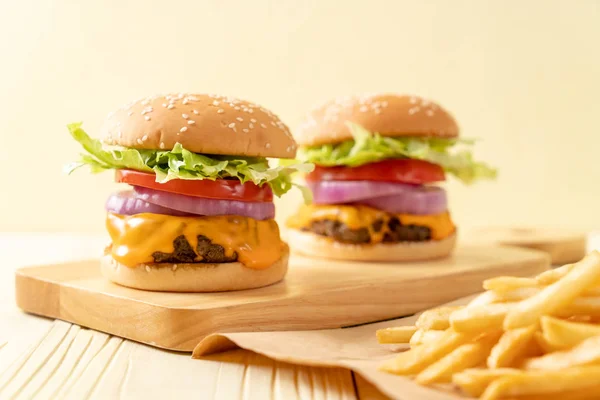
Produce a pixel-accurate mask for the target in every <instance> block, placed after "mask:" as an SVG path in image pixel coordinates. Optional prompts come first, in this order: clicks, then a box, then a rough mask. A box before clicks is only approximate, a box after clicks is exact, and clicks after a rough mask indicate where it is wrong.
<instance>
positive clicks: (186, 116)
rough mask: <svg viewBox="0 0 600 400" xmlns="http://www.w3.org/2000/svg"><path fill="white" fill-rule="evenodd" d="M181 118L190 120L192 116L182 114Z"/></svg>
mask: <svg viewBox="0 0 600 400" xmlns="http://www.w3.org/2000/svg"><path fill="white" fill-rule="evenodd" d="M181 116H182V117H183V118H185V119H188V118H189V117H190V116H189V115H187V114H181Z"/></svg>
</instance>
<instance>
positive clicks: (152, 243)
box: [106, 213, 283, 269]
mask: <svg viewBox="0 0 600 400" xmlns="http://www.w3.org/2000/svg"><path fill="white" fill-rule="evenodd" d="M106 229H107V230H108V233H109V235H110V237H111V239H112V246H111V247H110V249H109V251H110V253H111V255H112V257H113V258H114V259H115V260H117V261H118V262H119V263H121V264H123V265H127V266H129V267H135V266H136V265H138V264H143V263H153V262H154V259H153V258H152V254H153V253H154V252H155V251H160V252H164V253H172V252H173V250H174V246H173V240H175V238H176V237H177V236H180V235H184V236H185V238H186V239H187V241H188V242H189V243H190V245H191V246H192V248H193V249H194V251H195V249H196V246H197V245H198V235H204V236H206V237H207V238H209V239H210V240H211V241H212V243H214V244H219V245H221V246H223V248H224V249H225V254H226V255H227V256H233V254H234V253H237V256H238V261H239V262H241V263H242V264H244V265H245V266H246V267H249V268H254V269H264V268H268V267H270V266H271V265H273V263H275V262H276V261H277V260H279V259H280V258H281V254H282V249H283V246H282V242H281V238H280V236H279V226H278V225H277V222H275V220H272V219H270V220H266V221H258V220H255V219H252V218H247V217H238V216H219V217H173V216H169V215H160V214H150V213H143V214H135V215H130V216H126V215H119V214H113V213H108V215H107V217H106ZM201 260H202V259H201V257H200V256H198V261H201Z"/></svg>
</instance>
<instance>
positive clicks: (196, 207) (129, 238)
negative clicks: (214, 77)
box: [67, 93, 310, 292]
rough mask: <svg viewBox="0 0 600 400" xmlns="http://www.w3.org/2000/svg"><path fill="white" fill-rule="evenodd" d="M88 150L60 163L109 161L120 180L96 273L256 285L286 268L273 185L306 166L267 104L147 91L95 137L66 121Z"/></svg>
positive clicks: (120, 280) (154, 283) (204, 288)
mask: <svg viewBox="0 0 600 400" xmlns="http://www.w3.org/2000/svg"><path fill="white" fill-rule="evenodd" d="M68 129H69V131H70V133H71V135H72V137H73V138H74V139H75V140H76V141H77V142H79V143H80V144H81V146H82V147H83V149H84V150H85V153H84V154H82V155H81V160H80V161H79V162H76V163H73V164H70V165H69V166H67V172H68V173H70V172H72V171H73V170H75V169H77V168H79V167H81V166H89V167H90V168H91V170H92V172H100V171H105V170H115V181H116V182H119V183H123V184H126V185H128V189H127V190H123V191H119V192H117V193H113V194H112V195H110V196H109V197H108V200H107V201H106V211H107V214H106V229H107V230H108V233H109V235H110V238H111V243H110V245H109V246H108V247H107V248H106V250H105V252H104V253H105V254H104V256H103V257H102V259H101V271H102V274H103V275H104V276H105V277H106V278H108V279H109V280H111V281H113V282H115V283H117V284H120V285H124V286H128V287H132V288H137V289H145V290H155V291H175V292H213V291H227V290H240V289H250V288H257V287H261V286H266V285H270V284H273V283H275V282H278V281H280V280H282V279H283V278H284V276H285V275H286V272H287V266H288V255H289V249H288V246H287V244H286V243H285V242H283V241H282V240H281V237H280V233H279V227H278V225H277V223H276V222H275V220H274V215H275V207H274V204H273V195H276V196H281V195H283V194H284V193H286V192H287V191H288V190H289V189H290V188H291V187H292V182H291V175H292V173H293V172H294V171H297V170H304V171H308V170H310V168H309V167H308V166H307V165H304V166H302V165H296V166H294V165H287V166H270V165H269V160H268V159H269V158H290V159H293V158H294V157H295V155H296V143H295V141H294V139H293V137H292V135H291V134H290V131H289V129H288V127H287V126H286V125H285V124H284V123H283V122H282V121H281V120H280V119H279V118H278V117H277V116H276V115H275V114H273V113H272V112H270V111H269V110H267V109H265V108H263V107H261V106H259V105H256V104H253V103H250V102H247V101H243V100H239V99H235V98H230V97H226V96H218V95H206V94H184V93H181V94H171V95H164V96H163V95H161V96H153V97H148V98H144V99H141V100H139V101H136V102H133V103H130V104H128V105H126V106H124V107H122V108H120V109H119V110H117V111H116V112H114V113H111V114H109V115H108V117H107V118H106V121H105V123H104V125H103V128H102V130H101V132H102V135H103V139H102V140H97V139H92V138H90V136H88V135H87V134H86V132H85V131H84V130H83V129H82V124H81V123H74V124H70V125H68Z"/></svg>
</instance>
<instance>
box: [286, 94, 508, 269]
mask: <svg viewBox="0 0 600 400" xmlns="http://www.w3.org/2000/svg"><path fill="white" fill-rule="evenodd" d="M296 133H297V135H296V141H297V142H298V144H299V145H300V146H302V151H301V153H302V156H303V158H304V159H306V160H307V161H310V162H312V163H314V164H316V168H315V169H314V171H312V172H311V173H308V174H307V175H306V176H305V179H306V183H307V185H308V186H309V188H310V189H311V190H312V192H313V196H314V197H313V204H312V205H305V206H303V207H302V208H301V209H300V210H299V211H298V213H297V214H295V215H294V216H292V217H291V218H290V219H289V220H288V222H287V225H288V227H290V228H291V231H290V232H289V233H290V237H289V239H290V241H291V243H294V245H295V249H297V250H298V251H299V252H301V253H304V254H306V255H311V256H317V257H325V258H332V259H341V260H365V261H366V260H370V261H409V260H427V259H433V258H440V257H444V256H447V255H449V254H450V253H451V252H452V250H453V248H454V246H455V242H456V227H455V225H454V223H453V221H452V219H451V217H450V213H449V212H448V207H447V201H446V192H445V191H444V189H443V188H441V187H439V186H437V184H438V183H440V182H442V181H444V180H445V179H446V175H447V174H449V175H453V176H454V177H456V178H458V179H459V180H461V181H463V182H465V183H471V182H473V181H475V180H477V179H480V178H493V177H495V175H496V172H495V170H494V169H492V168H490V167H488V166H487V165H485V164H483V163H478V162H475V161H473V158H472V155H471V153H470V152H469V151H468V149H466V146H468V145H471V144H472V142H471V141H467V140H461V139H459V138H458V135H459V128H458V126H457V124H456V121H455V120H454V118H453V117H452V116H451V115H450V114H449V113H448V112H447V111H446V110H445V109H443V108H442V107H441V106H440V105H438V104H436V103H433V102H431V101H428V100H425V99H422V98H419V97H416V96H399V95H387V94H380V95H369V96H362V97H346V98H340V99H336V100H334V101H331V102H328V103H326V104H324V105H323V106H321V107H318V108H316V109H314V110H313V111H312V112H310V113H309V115H308V116H307V118H306V119H305V121H304V122H303V123H302V124H301V126H300V127H299V129H298V131H297V132H296Z"/></svg>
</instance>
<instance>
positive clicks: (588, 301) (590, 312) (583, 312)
mask: <svg viewBox="0 0 600 400" xmlns="http://www.w3.org/2000/svg"><path fill="white" fill-rule="evenodd" d="M556 314H557V315H558V316H586V317H588V318H590V319H598V318H599V317H600V297H579V298H577V299H575V300H573V302H571V304H569V305H567V306H566V307H564V308H563V309H561V310H559V311H557V312H556Z"/></svg>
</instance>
